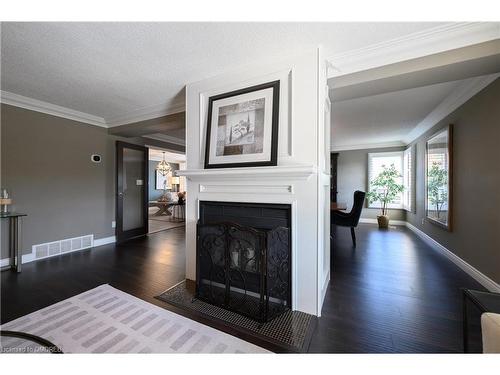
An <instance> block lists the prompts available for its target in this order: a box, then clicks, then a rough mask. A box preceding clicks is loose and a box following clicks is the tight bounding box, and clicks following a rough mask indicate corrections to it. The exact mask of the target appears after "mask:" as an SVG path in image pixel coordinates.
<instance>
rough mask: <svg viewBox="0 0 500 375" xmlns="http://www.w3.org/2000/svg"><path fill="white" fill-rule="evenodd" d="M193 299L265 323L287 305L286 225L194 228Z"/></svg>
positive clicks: (234, 225)
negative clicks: (267, 227) (256, 227)
mask: <svg viewBox="0 0 500 375" xmlns="http://www.w3.org/2000/svg"><path fill="white" fill-rule="evenodd" d="M197 236H198V237H197V259H196V265H197V269H196V298H199V299H201V300H203V301H206V302H208V303H211V304H213V305H217V306H220V307H223V308H226V309H228V310H231V311H234V312H237V313H239V314H242V315H245V316H247V317H249V318H252V319H255V320H257V321H259V322H267V321H270V320H271V319H273V318H275V317H276V316H277V315H279V314H281V313H283V312H284V311H285V310H287V309H289V308H290V304H291V292H290V291H291V278H290V270H291V267H290V265H291V262H290V230H289V229H288V228H285V227H278V228H275V229H271V230H257V229H254V228H250V227H245V226H241V225H238V224H236V223H219V224H200V223H198V228H197Z"/></svg>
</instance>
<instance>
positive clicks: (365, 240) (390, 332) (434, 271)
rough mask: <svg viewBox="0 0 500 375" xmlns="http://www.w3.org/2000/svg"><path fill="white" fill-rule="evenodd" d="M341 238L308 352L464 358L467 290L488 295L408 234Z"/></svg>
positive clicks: (362, 231) (397, 230)
mask: <svg viewBox="0 0 500 375" xmlns="http://www.w3.org/2000/svg"><path fill="white" fill-rule="evenodd" d="M356 234H357V248H356V249H355V250H354V249H353V247H352V243H351V236H350V232H349V228H340V227H339V228H337V229H336V230H335V232H334V238H335V240H334V246H333V250H332V251H333V257H332V260H333V272H332V277H331V281H330V287H329V289H328V291H327V295H326V298H325V302H324V305H323V311H322V317H321V318H320V319H319V322H318V327H317V330H316V333H315V335H314V337H313V340H312V342H311V345H310V347H309V350H310V351H311V352H327V353H449V352H461V351H462V295H461V290H460V288H462V287H466V288H473V289H480V290H483V289H484V288H483V287H482V286H481V285H480V284H478V283H477V282H476V281H475V280H474V279H472V278H471V277H470V276H469V275H467V274H466V273H465V272H463V271H462V270H460V269H459V268H458V267H456V266H455V265H454V264H453V263H452V262H451V261H449V260H448V259H447V258H445V257H444V256H442V255H440V254H438V253H437V252H436V251H434V250H433V249H432V248H430V247H429V246H428V245H427V244H426V243H425V242H423V241H422V240H421V239H420V238H418V237H417V236H416V235H415V234H414V233H413V232H411V231H410V230H408V229H407V228H405V227H393V228H391V229H390V230H388V231H383V230H378V228H377V227H376V226H375V225H371V224H360V225H359V226H358V228H357V229H356Z"/></svg>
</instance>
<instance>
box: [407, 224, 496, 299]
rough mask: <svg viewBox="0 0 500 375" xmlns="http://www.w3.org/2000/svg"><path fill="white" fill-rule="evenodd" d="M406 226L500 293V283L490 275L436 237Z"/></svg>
mask: <svg viewBox="0 0 500 375" xmlns="http://www.w3.org/2000/svg"><path fill="white" fill-rule="evenodd" d="M406 227H407V228H408V229H410V230H411V231H413V232H414V233H415V234H416V235H417V236H419V237H420V238H421V239H422V240H424V241H425V242H426V243H427V244H428V245H430V246H431V247H432V248H433V249H434V250H436V251H438V252H440V253H441V254H443V255H444V256H445V257H447V258H448V259H449V260H451V261H452V262H453V263H455V265H457V266H458V267H459V268H460V269H462V270H463V271H465V272H466V273H467V274H468V275H469V276H471V277H472V278H473V279H474V280H476V281H477V282H478V283H480V284H481V285H482V286H484V287H485V288H486V289H488V290H489V291H490V292H496V293H500V285H499V284H498V283H496V282H495V281H493V280H492V279H490V278H489V277H488V276H486V275H485V274H483V273H482V272H480V271H479V270H477V269H476V268H474V267H473V266H471V265H470V264H469V263H467V262H466V261H465V260H463V259H462V258H460V257H459V256H458V255H456V254H454V253H453V252H451V251H450V250H448V249H447V248H446V247H444V246H443V245H441V244H440V243H439V242H437V241H436V240H435V239H434V238H432V237H431V236H429V235H428V234H426V233H424V232H423V231H421V230H420V229H418V228H417V227H415V226H414V225H412V224H410V223H408V222H406Z"/></svg>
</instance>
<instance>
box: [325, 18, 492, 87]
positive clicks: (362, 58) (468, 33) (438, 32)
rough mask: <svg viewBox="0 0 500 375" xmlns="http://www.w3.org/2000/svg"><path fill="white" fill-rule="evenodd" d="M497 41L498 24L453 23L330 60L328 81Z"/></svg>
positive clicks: (363, 48)
mask: <svg viewBox="0 0 500 375" xmlns="http://www.w3.org/2000/svg"><path fill="white" fill-rule="evenodd" d="M499 38H500V23H498V22H456V23H449V24H446V25H442V26H436V27H433V28H430V29H427V30H423V31H420V32H416V33H412V34H409V35H405V36H403V37H400V38H395V39H392V40H389V41H384V42H381V43H376V44H372V45H369V46H366V47H362V48H358V49H355V50H351V51H347V52H344V53H339V54H336V55H333V56H330V57H329V58H328V59H327V60H328V61H329V63H330V64H331V66H332V67H333V68H332V69H329V76H328V78H334V77H338V76H341V75H345V74H351V73H354V72H359V71H362V70H367V69H372V68H376V67H379V66H383V65H389V64H394V63H397V62H401V61H404V60H409V59H414V58H418V57H422V56H427V55H432V54H435V53H439V52H444V51H447V50H451V49H456V48H461V47H466V46H469V45H473V44H478V43H483V42H487V41H489V40H494V39H499Z"/></svg>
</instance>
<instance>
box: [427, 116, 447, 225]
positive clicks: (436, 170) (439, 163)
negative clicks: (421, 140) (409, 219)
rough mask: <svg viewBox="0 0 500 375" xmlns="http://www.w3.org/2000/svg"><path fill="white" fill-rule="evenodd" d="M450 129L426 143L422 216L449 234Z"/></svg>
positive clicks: (443, 130) (442, 131) (437, 134)
mask: <svg viewBox="0 0 500 375" xmlns="http://www.w3.org/2000/svg"><path fill="white" fill-rule="evenodd" d="M452 129H453V126H452V125H448V126H447V127H446V128H444V129H441V130H440V131H438V132H437V133H435V134H434V135H432V136H431V137H429V139H427V141H426V148H425V192H426V194H425V215H426V218H427V220H429V222H431V223H433V224H436V225H439V226H441V227H443V228H445V229H447V230H449V231H451V217H452V215H451V214H452V208H453V199H452V198H453V195H452V193H453V189H452V181H453V179H452V177H453V157H452V156H453V152H452V151H453V147H452V146H453V137H452V135H453V133H452Z"/></svg>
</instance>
